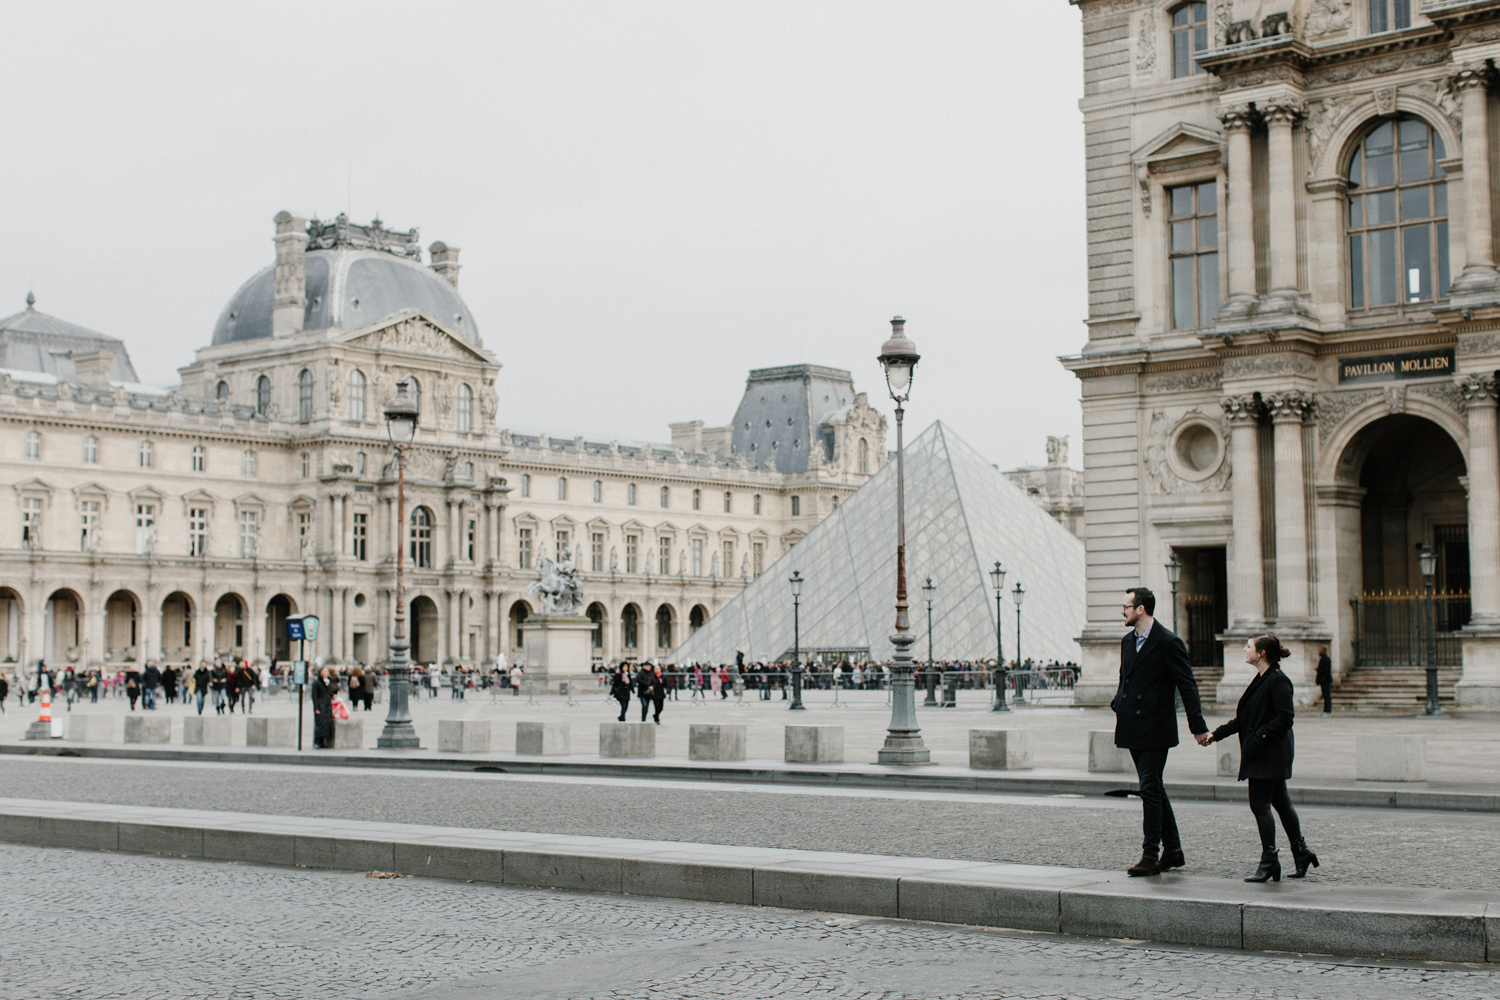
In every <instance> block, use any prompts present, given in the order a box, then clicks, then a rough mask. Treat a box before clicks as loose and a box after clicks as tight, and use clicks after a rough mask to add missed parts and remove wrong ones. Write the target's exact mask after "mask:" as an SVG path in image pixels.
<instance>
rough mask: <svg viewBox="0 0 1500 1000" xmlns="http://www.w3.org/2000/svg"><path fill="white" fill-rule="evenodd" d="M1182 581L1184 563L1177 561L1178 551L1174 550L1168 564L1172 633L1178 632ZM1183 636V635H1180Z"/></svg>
mask: <svg viewBox="0 0 1500 1000" xmlns="http://www.w3.org/2000/svg"><path fill="white" fill-rule="evenodd" d="M1180 579H1182V563H1180V562H1178V561H1177V550H1176V549H1173V550H1172V559H1171V561H1170V562H1168V563H1167V582H1168V583H1170V584H1171V585H1172V631H1173V632H1176V631H1177V581H1178V580H1180ZM1179 634H1181V633H1179Z"/></svg>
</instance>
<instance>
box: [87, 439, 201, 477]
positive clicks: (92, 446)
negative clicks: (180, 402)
mask: <svg viewBox="0 0 1500 1000" xmlns="http://www.w3.org/2000/svg"><path fill="white" fill-rule="evenodd" d="M195 447H197V448H199V449H201V448H202V447H203V446H202V445H196V446H195ZM83 460H84V462H86V463H88V464H89V465H96V464H98V462H99V439H98V438H96V437H94V435H92V434H90V435H89V436H88V437H86V438H84V439H83ZM195 471H196V470H195Z"/></svg>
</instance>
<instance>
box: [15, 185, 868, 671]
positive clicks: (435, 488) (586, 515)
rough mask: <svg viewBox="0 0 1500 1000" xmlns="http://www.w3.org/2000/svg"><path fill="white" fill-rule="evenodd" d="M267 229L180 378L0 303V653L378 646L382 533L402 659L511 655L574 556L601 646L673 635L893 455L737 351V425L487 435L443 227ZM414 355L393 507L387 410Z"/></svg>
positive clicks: (476, 366)
mask: <svg viewBox="0 0 1500 1000" xmlns="http://www.w3.org/2000/svg"><path fill="white" fill-rule="evenodd" d="M275 226H276V232H275V237H274V242H275V261H274V263H273V264H272V265H271V266H269V267H267V268H266V269H265V270H263V271H261V272H260V273H258V274H257V275H255V276H254V277H252V278H251V279H250V280H249V281H248V282H246V283H245V285H244V286H243V287H241V288H240V289H239V290H238V291H237V292H236V293H235V295H234V296H233V297H232V298H231V299H230V301H229V303H228V305H226V306H225V308H224V311H223V313H222V315H221V316H220V317H219V320H218V322H217V324H216V326H215V329H214V332H213V337H212V343H211V344H210V345H209V346H207V347H204V348H202V349H200V350H198V351H197V352H196V354H195V356H194V359H193V361H192V363H190V364H188V365H187V366H185V367H184V368H182V369H181V370H180V371H181V384H180V386H178V387H176V388H173V389H161V388H156V387H153V386H148V385H143V384H141V383H139V382H138V381H137V380H136V376H135V372H134V369H133V368H132V367H131V365H130V360H129V357H128V354H127V352H126V350H125V347H124V345H123V344H122V343H121V342H120V341H118V340H116V339H114V338H109V337H105V336H103V335H101V334H96V333H94V332H92V331H89V330H85V329H82V328H80V327H77V326H74V325H72V324H69V323H67V322H65V321H62V320H58V319H56V318H54V317H50V316H47V315H46V314H43V313H41V312H38V311H37V310H36V309H35V307H34V303H33V301H32V300H30V299H28V302H27V308H26V310H25V311H24V312H22V313H20V314H17V315H15V316H12V317H10V318H9V319H6V320H0V363H3V368H0V477H3V482H4V483H5V485H6V486H7V487H8V492H9V493H10V499H9V500H6V501H4V502H3V503H0V661H11V662H22V661H25V660H28V659H30V660H35V659H36V658H38V657H45V658H46V659H48V660H49V661H51V662H57V663H65V662H70V663H74V664H87V665H91V666H98V665H116V666H117V665H120V664H123V663H126V662H135V663H141V662H143V661H145V660H146V659H155V660H158V661H177V662H181V661H188V660H196V659H200V658H205V657H211V656H213V655H215V654H216V653H217V654H223V655H234V656H244V657H249V658H251V659H258V660H262V661H264V660H265V659H267V658H271V657H274V658H277V659H285V658H287V655H288V652H289V651H288V648H287V642H286V640H285V638H284V636H285V631H284V628H283V627H282V623H283V621H284V619H285V617H286V615H288V614H292V613H296V612H311V613H315V614H317V615H319V616H320V617H321V619H322V633H321V635H320V637H319V639H318V647H319V648H318V649H317V650H316V652H318V653H320V654H322V655H324V656H326V657H329V658H331V659H333V660H336V661H346V662H360V663H376V662H380V661H382V660H383V659H384V657H385V655H386V653H385V651H386V645H387V643H388V641H389V635H390V628H391V622H392V618H393V611H394V609H393V606H392V605H393V601H394V582H395V581H394V574H395V553H396V547H397V545H404V546H405V547H406V560H407V561H406V588H407V590H406V595H407V598H408V600H409V602H410V604H409V610H410V617H409V620H410V621H411V623H412V632H413V656H414V658H415V659H416V660H417V661H418V662H423V663H447V664H453V663H461V664H465V665H470V666H483V665H488V664H492V663H494V662H496V660H497V658H498V657H499V656H500V655H501V654H504V655H505V656H506V657H507V658H509V659H511V660H513V661H514V660H516V659H521V658H524V643H523V638H522V637H523V634H524V628H525V625H524V623H525V620H526V618H527V617H528V616H529V615H530V614H531V613H532V612H533V611H534V610H538V609H539V603H538V602H537V601H536V600H534V599H533V598H531V597H528V596H527V594H526V588H527V586H528V585H529V584H530V583H531V582H532V581H533V580H535V579H536V578H537V575H538V574H537V573H536V571H535V569H534V567H535V565H536V561H537V560H538V559H539V558H540V557H541V556H543V555H549V556H553V557H556V556H557V555H558V553H559V552H560V551H562V550H566V551H567V552H568V554H569V555H570V556H571V557H572V558H573V559H574V560H575V562H576V564H577V565H578V566H579V567H580V569H581V573H580V578H581V580H582V581H583V588H584V594H585V608H586V611H587V613H588V615H589V617H590V618H592V619H593V620H594V621H595V622H596V627H595V630H594V647H593V651H594V656H595V658H596V660H613V659H617V658H621V657H625V656H634V657H669V656H670V655H671V653H672V650H673V649H674V648H675V647H676V646H677V645H678V644H680V643H681V641H682V640H683V639H684V638H685V637H686V636H687V635H688V634H689V633H690V632H691V631H692V630H693V629H695V628H696V627H698V626H699V625H701V624H702V623H703V622H704V621H705V620H706V619H707V618H708V617H709V616H711V615H713V614H714V613H715V612H716V611H717V610H718V609H719V608H721V607H722V606H723V605H724V604H725V603H726V602H727V601H728V600H729V599H730V598H731V597H733V596H734V595H735V594H736V593H738V592H739V591H740V590H741V589H743V587H744V586H745V585H746V583H747V582H748V581H749V580H750V579H751V578H753V577H754V576H755V575H756V574H758V573H760V572H761V571H763V570H764V569H765V568H766V567H768V566H769V565H770V564H771V562H772V561H774V560H775V559H776V558H777V557H778V556H779V555H780V554H781V553H782V552H783V551H784V550H785V549H786V548H787V547H789V546H790V545H792V544H794V543H795V542H796V541H797V539H799V538H800V537H802V536H803V535H804V534H805V533H806V532H807V531H808V530H809V529H810V528H811V527H812V526H813V525H814V524H816V523H817V521H818V520H819V519H820V518H822V517H823V516H825V515H826V514H827V513H829V512H830V511H831V510H833V508H834V507H835V506H836V505H837V504H838V502H839V501H840V500H842V499H843V498H845V497H847V496H848V495H850V494H851V493H852V492H853V491H854V490H855V489H857V488H858V487H859V485H860V484H861V483H863V482H864V481H865V480H867V479H868V478H869V477H870V476H871V475H872V474H873V473H874V472H875V471H877V470H878V469H879V468H880V467H881V466H882V465H884V463H885V458H886V452H885V448H884V442H885V434H886V424H885V418H884V417H883V416H881V415H880V414H879V413H878V412H876V411H875V410H873V409H872V408H871V407H870V406H869V404H868V401H867V400H866V397H865V395H864V394H863V393H856V392H855V390H854V386H853V382H852V379H851V378H850V375H849V373H848V372H846V371H840V370H837V369H829V368H820V367H817V366H812V365H793V366H787V367H783V368H773V369H762V370H757V371H754V372H752V373H751V374H750V378H749V380H748V381H747V385H746V390H745V395H744V399H743V400H742V402H741V403H740V407H739V410H738V412H737V414H736V417H735V421H736V422H735V423H734V424H732V425H725V426H723V427H713V428H705V427H704V426H703V423H702V421H693V422H688V423H684V424H678V425H674V426H673V427H672V442H671V443H670V444H650V443H646V442H637V441H628V442H627V441H619V440H612V439H610V438H608V437H588V436H582V437H580V436H571V435H570V436H563V435H558V434H549V433H547V432H545V431H533V432H529V433H521V432H519V431H512V430H506V429H502V428H500V427H499V426H497V424H496V413H497V410H498V409H499V400H500V397H499V394H500V393H501V392H502V391H503V377H502V375H501V365H500V362H499V361H498V359H497V358H496V356H495V354H494V353H493V352H491V351H490V350H488V349H486V347H485V346H484V343H483V341H482V340H481V338H480V336H479V331H478V327H477V323H476V321H475V319H474V317H473V315H472V314H471V313H470V312H469V310H468V307H467V306H466V305H465V304H464V302H463V299H462V298H461V297H460V296H459V294H458V288H457V286H458V273H459V268H460V265H459V262H458V259H459V251H458V249H457V248H455V247H451V246H448V245H446V244H443V243H434V244H432V245H431V246H430V247H429V248H428V253H429V255H430V256H429V263H428V264H427V265H426V266H424V264H423V262H422V256H423V251H422V249H421V247H420V245H419V244H418V240H417V232H416V230H411V231H410V232H405V233H398V232H393V231H390V230H387V229H385V228H384V227H383V226H382V225H381V224H380V223H379V221H378V220H377V221H376V222H374V223H372V224H371V225H369V226H359V225H354V224H352V223H350V222H349V221H348V220H347V219H345V218H343V217H342V216H341V217H339V218H338V219H336V220H334V221H333V222H319V221H318V220H313V221H312V222H311V223H308V222H307V221H305V220H302V219H298V218H295V217H293V216H291V215H290V214H289V213H285V212H283V213H280V214H279V215H277V216H276V219H275ZM403 378H404V379H410V380H412V383H413V388H414V390H415V392H416V393H417V395H418V398H419V404H420V408H421V420H420V424H419V428H418V431H417V440H416V443H415V445H414V447H413V448H412V449H410V450H409V452H408V460H407V464H406V483H407V488H406V504H407V518H406V520H407V523H406V524H405V525H401V524H398V523H397V515H396V480H395V470H394V464H393V460H392V449H391V446H390V442H389V440H388V437H387V431H386V427H385V421H384V419H383V416H382V410H383V408H384V406H385V403H386V402H387V401H388V400H389V399H390V397H391V396H392V395H393V394H394V392H395V385H396V382H397V380H398V379H403Z"/></svg>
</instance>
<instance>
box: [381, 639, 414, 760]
mask: <svg viewBox="0 0 1500 1000" xmlns="http://www.w3.org/2000/svg"><path fill="white" fill-rule="evenodd" d="M406 649H407V644H406V640H404V639H397V640H395V641H394V642H392V643H391V690H390V706H389V710H388V711H387V712H386V716H385V728H384V729H382V730H381V731H380V738H379V739H377V740H376V741H375V746H376V747H378V748H379V749H381V750H420V749H421V747H422V741H421V740H419V739H417V731H416V730H415V729H413V728H412V724H411V712H410V711H409V710H408V708H407V693H408V691H409V689H410V687H411V668H409V667H408V666H407V661H406Z"/></svg>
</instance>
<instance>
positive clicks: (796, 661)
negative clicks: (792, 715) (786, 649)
mask: <svg viewBox="0 0 1500 1000" xmlns="http://www.w3.org/2000/svg"><path fill="white" fill-rule="evenodd" d="M802 582H803V581H802V573H801V572H800V571H798V570H793V571H792V578H791V579H790V580H788V581H787V583H789V584H791V585H792V703H791V704H790V705H788V706H787V709H788V710H789V711H793V712H800V711H802Z"/></svg>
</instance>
